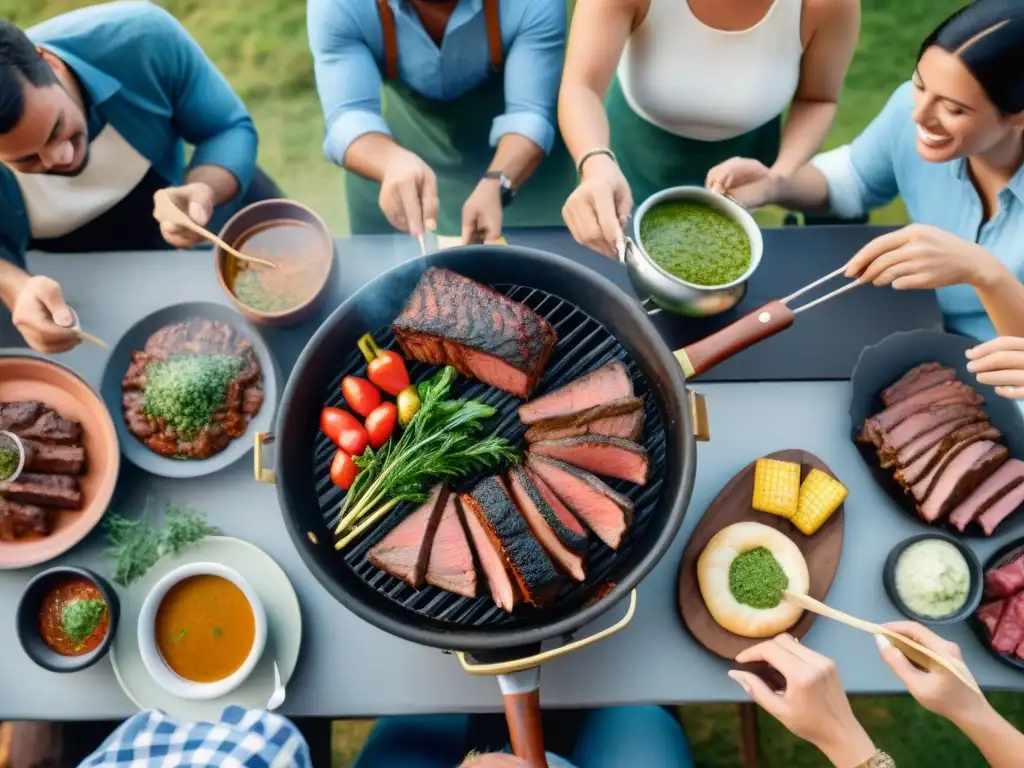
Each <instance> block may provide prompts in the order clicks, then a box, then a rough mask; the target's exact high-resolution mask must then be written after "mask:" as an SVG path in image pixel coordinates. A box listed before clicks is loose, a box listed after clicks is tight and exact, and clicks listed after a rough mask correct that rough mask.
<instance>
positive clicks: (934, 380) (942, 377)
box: [882, 363, 956, 407]
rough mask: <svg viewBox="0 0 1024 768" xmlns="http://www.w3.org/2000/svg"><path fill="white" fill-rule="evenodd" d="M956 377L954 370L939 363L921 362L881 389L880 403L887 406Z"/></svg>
mask: <svg viewBox="0 0 1024 768" xmlns="http://www.w3.org/2000/svg"><path fill="white" fill-rule="evenodd" d="M955 378H956V371H955V370H953V369H952V368H947V367H946V366H944V365H940V364H939V363H922V364H921V365H918V366H915V367H913V368H911V369H910V370H909V371H907V372H906V373H905V374H903V376H901V377H900V378H899V380H898V381H896V382H894V383H893V384H892V385H890V386H888V387H886V388H885V389H884V390H882V403H883V404H884V405H885V406H886V407H889V406H890V405H896V403H898V402H899V401H900V400H906V399H907V398H908V397H910V396H911V395H914V394H917V393H918V392H921V391H922V390H925V389H929V388H931V387H934V386H935V385H936V384H941V383H942V382H944V381H952V380H953V379H955Z"/></svg>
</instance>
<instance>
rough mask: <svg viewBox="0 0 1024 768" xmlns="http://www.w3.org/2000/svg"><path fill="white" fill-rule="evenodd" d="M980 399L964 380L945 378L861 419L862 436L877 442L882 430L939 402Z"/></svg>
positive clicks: (881, 435)
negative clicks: (864, 419) (865, 418)
mask: <svg viewBox="0 0 1024 768" xmlns="http://www.w3.org/2000/svg"><path fill="white" fill-rule="evenodd" d="M982 402H983V398H982V397H981V395H979V394H978V393H977V392H975V391H974V390H973V389H971V387H969V386H968V385H967V384H964V383H962V382H959V381H944V382H942V383H941V384H937V385H935V386H934V387H930V388H928V389H925V390H922V391H921V392H918V393H916V394H914V395H911V396H910V397H908V398H907V399H905V400H901V401H900V402H898V403H896V404H895V405H892V406H890V407H888V408H886V409H885V410H884V411H882V412H881V413H876V414H875V415H874V416H871V417H870V418H869V419H867V420H866V421H865V422H864V428H863V430H862V434H861V439H863V440H866V441H870V442H873V443H875V444H876V445H879V444H880V443H881V440H882V438H883V436H884V435H885V433H887V432H889V431H890V430H892V429H893V428H894V427H895V426H896V425H897V424H901V423H903V422H904V421H906V420H907V419H908V418H909V417H911V416H913V415H914V414H915V413H918V412H920V411H924V410H928V409H930V410H934V409H935V407H936V406H937V405H938V404H939V403H947V404H948V403H967V404H969V405H980V404H981V403H982Z"/></svg>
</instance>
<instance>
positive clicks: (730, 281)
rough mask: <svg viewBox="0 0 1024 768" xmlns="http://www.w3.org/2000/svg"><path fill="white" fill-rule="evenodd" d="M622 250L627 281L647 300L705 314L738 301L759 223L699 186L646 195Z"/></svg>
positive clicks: (757, 247) (753, 263)
mask: <svg viewBox="0 0 1024 768" xmlns="http://www.w3.org/2000/svg"><path fill="white" fill-rule="evenodd" d="M633 231H634V240H635V243H636V245H637V246H638V247H636V248H632V247H631V248H627V249H626V266H627V268H628V270H629V275H630V280H631V281H632V283H633V287H634V288H635V289H636V291H637V293H638V294H639V295H640V297H641V299H642V300H643V301H644V302H645V303H646V302H648V301H650V302H652V303H653V304H655V305H657V306H658V307H659V308H661V309H665V310H668V311H670V312H675V313H678V314H682V315H695V316H706V315H713V314H718V313H719V312H724V311H726V310H728V309H731V308H732V307H734V306H736V304H738V303H739V302H740V301H741V300H742V299H743V296H744V295H745V294H746V288H747V280H748V278H749V277H750V275H751V274H753V272H754V270H755V269H757V266H758V264H759V263H760V261H761V252H762V249H763V243H762V240H761V230H760V229H758V227H757V223H756V222H755V221H754V218H753V217H752V216H751V215H750V214H749V213H748V212H747V211H746V210H745V209H744V208H743V207H742V206H740V205H738V204H737V203H735V202H733V201H732V200H731V199H729V198H727V197H724V196H722V195H718V194H715V193H714V192H711V191H710V190H707V189H705V188H703V187H673V188H672V189H666V190H664V191H662V192H659V193H657V194H655V195H652V196H651V197H649V198H648V199H647V200H645V201H644V202H643V204H642V205H641V206H640V207H639V208H638V209H637V211H636V214H635V215H634V217H633Z"/></svg>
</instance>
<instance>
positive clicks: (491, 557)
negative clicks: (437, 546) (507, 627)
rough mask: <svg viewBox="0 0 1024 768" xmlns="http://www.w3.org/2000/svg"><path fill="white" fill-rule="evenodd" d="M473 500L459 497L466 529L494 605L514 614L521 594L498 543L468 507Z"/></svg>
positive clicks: (462, 496)
mask: <svg viewBox="0 0 1024 768" xmlns="http://www.w3.org/2000/svg"><path fill="white" fill-rule="evenodd" d="M471 500H472V497H470V496H469V494H466V493H464V494H462V495H461V496H460V497H459V503H460V504H461V505H462V508H463V512H464V514H463V519H464V520H465V521H466V528H467V529H468V530H469V536H470V538H471V539H472V540H473V547H474V548H475V549H476V554H477V557H478V558H480V567H481V568H483V571H484V575H485V576H487V586H488V587H489V588H490V590H491V597H492V598H493V599H494V604H495V605H497V606H498V607H499V608H501V609H503V610H506V611H508V612H509V613H512V609H513V608H515V606H516V603H517V602H519V598H520V595H519V592H518V590H516V589H515V587H514V586H513V583H512V578H511V577H510V576H509V574H508V570H507V568H506V567H505V559H504V558H503V557H502V554H501V548H500V547H499V546H498V544H497V542H494V541H492V540H491V538H490V536H488V535H487V531H486V530H485V529H484V526H483V524H482V523H481V522H480V519H479V517H477V515H476V514H474V513H473V512H472V511H471V508H470V507H468V506H466V503H467V501H471Z"/></svg>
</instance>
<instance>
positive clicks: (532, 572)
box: [462, 476, 562, 608]
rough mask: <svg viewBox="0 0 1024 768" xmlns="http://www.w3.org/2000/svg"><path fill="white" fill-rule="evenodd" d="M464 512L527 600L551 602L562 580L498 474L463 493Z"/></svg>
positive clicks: (556, 594) (534, 603) (539, 604)
mask: <svg viewBox="0 0 1024 768" xmlns="http://www.w3.org/2000/svg"><path fill="white" fill-rule="evenodd" d="M462 504H463V507H464V508H465V510H466V515H467V516H469V517H476V519H477V520H478V522H479V523H480V526H481V528H483V530H484V532H485V533H486V534H487V537H488V538H489V539H490V540H491V543H492V544H493V545H494V546H495V548H496V549H497V551H498V552H500V553H501V556H502V558H503V559H504V561H505V564H506V566H507V567H508V570H509V572H510V573H511V574H512V576H513V577H514V578H515V580H516V584H517V586H518V587H519V591H520V592H521V593H522V595H523V597H525V598H526V600H527V602H529V603H530V604H531V605H535V606H537V607H538V608H540V607H543V606H545V605H549V604H550V603H552V602H553V601H554V600H555V598H556V597H558V593H559V591H560V590H561V588H562V580H561V579H560V578H559V576H558V573H556V572H555V567H554V566H553V565H552V564H551V560H550V559H549V558H548V556H547V555H546V554H544V550H543V549H542V548H541V546H540V544H538V543H537V540H536V539H535V538H534V537H533V534H532V533H530V528H529V526H527V524H526V521H525V520H524V519H523V515H522V513H521V512H520V511H519V509H518V507H516V505H515V503H514V502H513V501H512V499H511V497H510V496H509V493H508V489H507V488H506V487H505V483H504V482H503V481H502V479H501V478H500V477H498V476H493V477H488V478H484V479H483V480H481V481H480V482H479V483H477V484H476V486H475V487H474V488H473V490H472V492H471V493H469V494H463V496H462Z"/></svg>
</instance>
